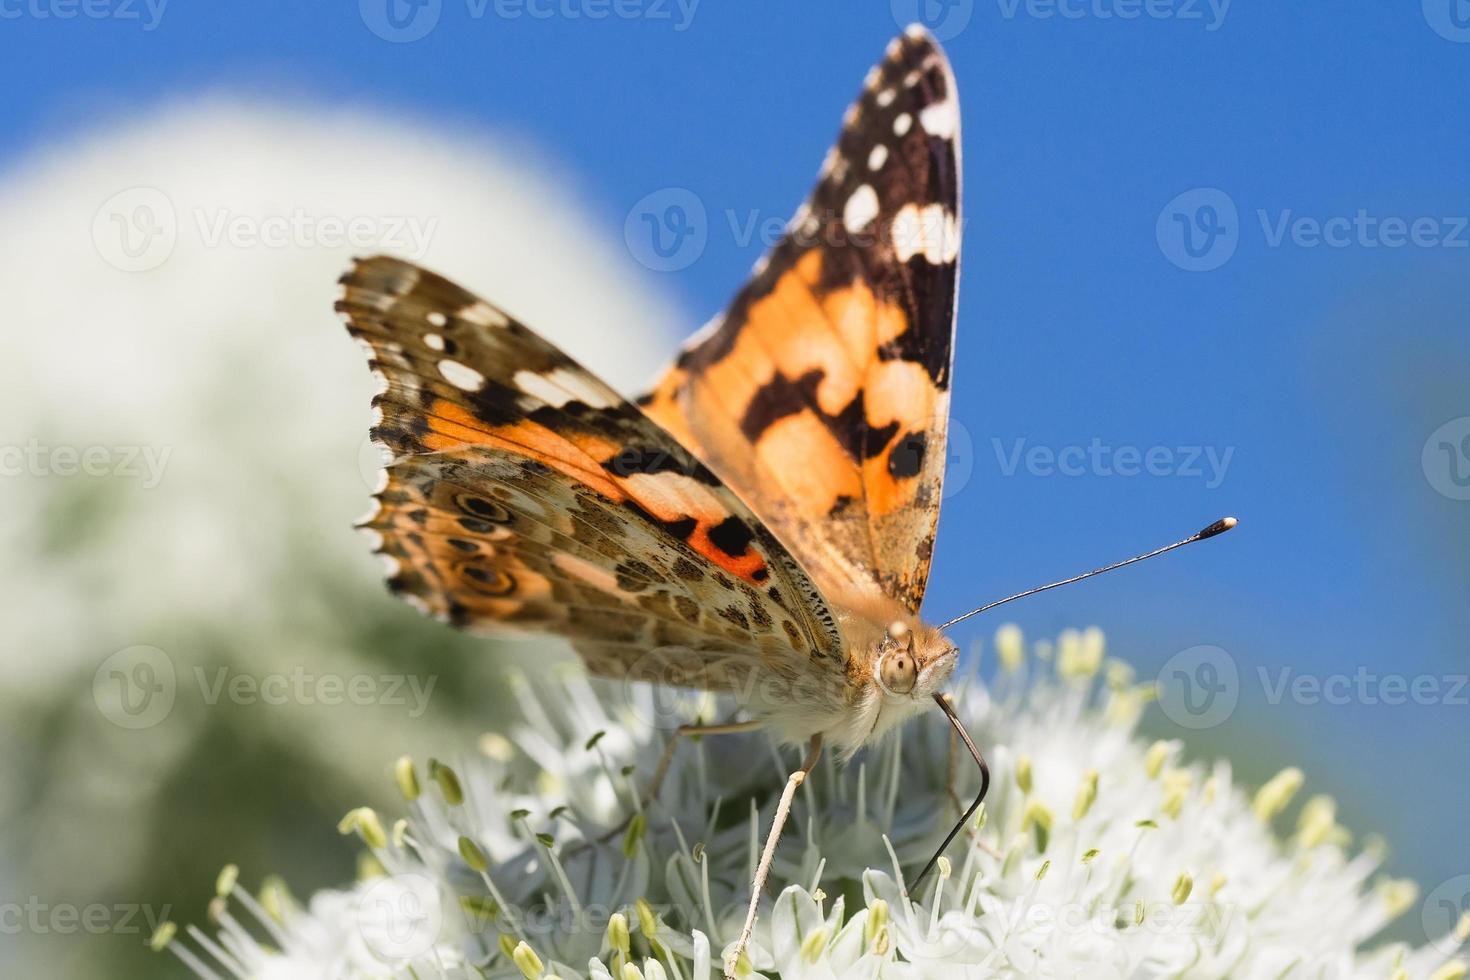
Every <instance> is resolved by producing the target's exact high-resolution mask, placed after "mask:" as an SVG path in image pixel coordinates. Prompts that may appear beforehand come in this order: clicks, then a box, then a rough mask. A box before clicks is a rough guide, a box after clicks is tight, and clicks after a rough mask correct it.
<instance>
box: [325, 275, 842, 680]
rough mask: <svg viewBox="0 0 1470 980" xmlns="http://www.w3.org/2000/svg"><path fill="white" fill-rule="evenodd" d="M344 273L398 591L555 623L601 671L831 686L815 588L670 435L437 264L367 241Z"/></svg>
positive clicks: (525, 627)
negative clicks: (378, 450) (781, 679)
mask: <svg viewBox="0 0 1470 980" xmlns="http://www.w3.org/2000/svg"><path fill="white" fill-rule="evenodd" d="M342 286H343V293H342V297H341V299H340V300H339V301H338V303H337V309H338V310H339V311H340V312H341V313H342V314H343V315H344V317H345V319H346V321H347V326H348V330H349V331H350V332H351V333H352V335H353V336H354V337H356V338H358V339H359V340H361V341H362V342H363V343H364V344H365V345H366V347H367V349H368V354H369V358H370V364H371V366H372V368H373V370H374V372H375V373H376V375H377V376H378V378H379V380H380V382H381V383H382V386H383V388H382V391H381V393H380V394H379V395H378V396H377V397H376V398H375V399H374V401H373V405H374V410H375V415H376V424H375V425H374V427H373V437H374V439H375V440H376V441H377V442H378V443H379V444H380V445H381V446H382V447H383V450H384V452H385V456H386V459H387V472H386V476H385V480H384V485H383V487H382V489H381V490H380V491H379V492H378V494H377V495H376V497H375V506H374V509H373V513H372V514H371V515H369V517H368V518H367V519H366V520H365V521H364V522H363V527H364V528H365V529H366V530H367V531H368V532H369V533H370V534H371V535H372V536H373V537H374V539H375V541H376V544H377V549H376V550H378V551H379V552H380V553H381V554H382V555H383V556H384V558H385V560H386V561H387V562H388V564H389V568H390V573H389V580H388V584H389V586H390V588H391V589H392V590H393V591H394V592H396V593H399V594H401V595H402V596H403V597H404V598H405V599H407V600H409V601H410V602H412V603H413V604H414V605H416V606H418V607H419V608H420V609H421V610H422V611H424V612H426V613H429V614H432V615H434V616H436V617H438V618H440V619H442V620H444V621H446V622H449V623H451V624H453V625H456V626H460V627H463V628H467V629H472V630H490V631H495V630H512V631H523V632H524V631H531V632H547V633H553V634H557V635H560V636H564V637H566V638H568V639H570V640H571V641H572V642H573V645H574V647H575V648H576V649H577V650H578V652H579V653H580V654H581V655H582V657H583V659H584V660H585V661H586V662H587V664H588V666H589V667H590V668H591V669H592V670H593V671H594V672H596V673H600V674H604V675H609V676H616V677H626V676H628V675H629V674H630V673H637V675H638V676H639V677H640V678H647V679H655V678H656V679H659V680H662V681H665V682H667V683H672V684H678V685H683V686H693V687H703V688H706V689H710V690H717V691H727V690H739V689H743V688H746V687H748V685H749V684H750V682H751V680H752V678H753V677H756V676H769V674H768V673H764V674H763V673H761V672H772V671H774V672H775V673H777V674H779V675H783V676H786V677H797V676H800V677H805V678H819V679H821V678H825V679H827V680H830V681H831V683H832V684H833V685H837V686H840V685H841V684H842V682H843V677H844V671H845V666H846V657H845V652H844V651H843V649H842V644H841V642H840V640H839V637H838V633H837V627H836V624H835V623H834V620H833V616H832V613H831V612H830V611H829V610H828V607H827V604H826V601H825V600H824V599H823V597H822V595H821V593H820V592H819V591H818V589H817V587H816V586H815V585H813V583H812V582H811V581H810V580H809V579H808V577H807V576H806V575H805V574H804V573H803V571H802V570H801V568H800V567H799V566H798V564H797V563H796V561H794V560H793V559H792V557H791V556H790V555H789V554H788V553H787V551H786V549H785V548H784V547H783V546H782V545H781V544H780V542H779V541H778V540H777V539H776V537H775V536H774V535H772V534H771V532H770V531H768V530H767V529H766V528H765V526H764V525H763V524H762V523H761V521H760V520H759V519H758V518H756V517H755V515H754V514H752V513H751V512H750V511H749V509H748V508H747V507H746V505H745V504H744V503H742V502H741V500H740V498H739V497H737V496H736V495H735V494H734V493H732V492H731V491H730V490H729V489H728V488H727V487H726V486H725V485H724V483H723V482H721V481H720V479H719V478H717V477H716V476H715V475H714V474H713V473H712V472H711V471H710V470H709V469H708V468H706V467H705V466H704V465H703V464H702V463H700V462H699V461H698V460H697V459H696V458H695V457H694V456H693V455H691V454H690V453H689V452H688V451H687V450H686V449H685V448H684V447H683V446H681V445H680V444H679V443H678V441H677V440H675V439H674V438H673V437H672V436H670V435H669V433H667V432H665V431H664V430H663V429H661V428H659V427H658V425H656V424H655V423H654V422H653V421H651V420H650V419H649V418H648V417H647V416H645V415H644V414H643V413H641V412H640V411H639V410H638V409H637V408H635V407H634V406H633V405H632V404H630V403H629V402H627V401H625V400H624V399H623V398H622V397H621V396H619V395H618V394H617V393H616V392H614V391H613V390H612V389H611V388H609V387H608V386H607V385H605V384H604V383H602V382H601V381H600V380H598V379H597V378H596V377H594V376H593V375H592V374H590V373H589V372H587V371H586V370H584V369H583V368H582V367H581V366H579V365H578V364H576V363H575V362H574V361H572V360H571V359H570V358H568V357H567V356H566V355H565V354H563V353H561V352H560V351H559V350H557V349H556V348H554V347H552V346H551V345H550V344H548V343H547V342H546V341H544V340H542V339H541V338H540V337H538V336H536V335H535V334H534V333H532V332H531V331H530V330H529V329H527V328H526V327H525V326H523V325H522V324H520V323H518V322H517V321H515V320H514V319H512V318H511V317H509V316H508V315H506V314H505V313H504V312H502V311H500V310H498V309H496V308H495V307H493V306H491V305H490V304H488V303H486V302H484V301H483V300H480V299H478V298H477V297H475V296H473V295H471V294H470V293H468V292H466V291H465V290H463V289H461V288H459V287H458V286H456V285H454V284H453V283H451V282H449V281H448V280H446V279H444V278H442V277H440V276H437V275H435V274H433V273H431V272H427V271H425V270H423V269H420V268H418V267H416V266H413V265H410V264H408V263H405V262H400V261H397V260H395V259H390V258H383V257H378V258H371V259H367V260H364V261H360V262H358V263H357V264H356V265H355V266H354V267H353V268H352V270H351V271H350V272H348V273H347V274H346V275H345V276H344V277H343V278H342Z"/></svg>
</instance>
